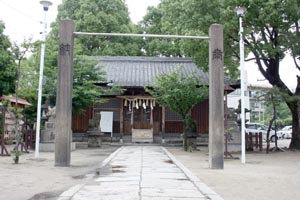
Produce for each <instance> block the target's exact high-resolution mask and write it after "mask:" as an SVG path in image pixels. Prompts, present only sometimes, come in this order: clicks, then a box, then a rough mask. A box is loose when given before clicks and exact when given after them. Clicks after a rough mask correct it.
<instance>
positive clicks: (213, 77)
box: [209, 24, 224, 169]
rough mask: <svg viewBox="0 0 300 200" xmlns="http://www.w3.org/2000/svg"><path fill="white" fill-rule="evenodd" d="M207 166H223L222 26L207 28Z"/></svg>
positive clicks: (216, 25) (215, 25) (220, 167)
mask: <svg viewBox="0 0 300 200" xmlns="http://www.w3.org/2000/svg"><path fill="white" fill-rule="evenodd" d="M209 37H210V42H209V167H210V168H211V169H223V168H224V69H223V67H224V48H223V26H222V25H220V24H212V25H211V26H210V28H209Z"/></svg>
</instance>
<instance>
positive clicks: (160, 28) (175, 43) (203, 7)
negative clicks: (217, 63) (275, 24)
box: [139, 0, 238, 78]
mask: <svg viewBox="0 0 300 200" xmlns="http://www.w3.org/2000/svg"><path fill="white" fill-rule="evenodd" d="M222 13H223V1H221V0H214V1H209V0H203V1H195V0H162V1H161V3H160V4H159V5H158V7H157V8H155V7H150V8H148V12H147V14H146V16H145V17H144V19H143V21H142V22H141V23H140V24H139V25H140V29H141V32H146V33H152V34H173V35H198V36H207V35H208V31H209V27H210V25H211V24H213V23H220V24H223V22H222V20H223V19H222ZM224 37H226V35H225V36H224ZM225 41H226V40H225ZM231 48H232V46H231V45H230V44H229V43H227V42H225V43H224V49H225V50H224V52H225V57H224V58H225V60H224V63H225V72H226V74H227V75H230V76H231V77H233V78H235V77H237V75H238V73H237V70H236V66H237V65H238V62H237V59H235V58H234V57H232V54H231V53H229V52H231ZM144 49H145V53H146V55H150V56H157V55H164V56H179V57H183V56H188V57H192V58H193V59H194V60H195V62H196V64H197V65H198V66H200V67H202V68H203V69H206V70H207V69H208V41H205V40H190V39H180V40H179V39H176V40H170V39H147V40H146V43H145V47H144Z"/></svg>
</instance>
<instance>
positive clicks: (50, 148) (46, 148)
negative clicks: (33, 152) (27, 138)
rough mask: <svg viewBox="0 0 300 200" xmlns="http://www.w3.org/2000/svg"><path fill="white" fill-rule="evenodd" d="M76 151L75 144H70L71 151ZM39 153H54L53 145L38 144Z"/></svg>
mask: <svg viewBox="0 0 300 200" xmlns="http://www.w3.org/2000/svg"><path fill="white" fill-rule="evenodd" d="M75 150H76V142H72V144H71V151H75ZM39 151H40V152H54V151H55V143H40V149H39Z"/></svg>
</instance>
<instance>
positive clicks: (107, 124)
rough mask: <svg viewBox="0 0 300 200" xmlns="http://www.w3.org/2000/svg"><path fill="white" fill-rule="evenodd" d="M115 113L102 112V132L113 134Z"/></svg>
mask: <svg viewBox="0 0 300 200" xmlns="http://www.w3.org/2000/svg"><path fill="white" fill-rule="evenodd" d="M113 114H114V113H113V112H104V111H101V112H100V116H101V118H100V130H101V132H106V133H111V134H112V132H113V131H112V129H113Z"/></svg>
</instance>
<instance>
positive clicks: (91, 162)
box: [0, 146, 118, 200]
mask: <svg viewBox="0 0 300 200" xmlns="http://www.w3.org/2000/svg"><path fill="white" fill-rule="evenodd" d="M9 148H10V149H11V148H12V147H11V146H10V147H9ZM117 148H118V147H112V146H103V147H101V148H95V149H77V150H76V151H73V152H72V153H71V167H54V153H53V152H52V153H51V152H40V156H39V159H38V160H37V159H35V158H34V151H30V152H29V153H24V154H22V155H21V156H20V164H14V161H13V158H12V157H0V169H1V170H0V177H1V178H0V185H1V192H0V199H1V200H2V199H3V200H6V199H7V200H22V199H31V200H38V199H56V198H55V197H57V196H58V195H59V194H61V193H62V192H63V191H65V190H66V189H68V188H69V187H71V186H73V185H76V184H79V183H84V182H87V181H90V180H91V179H92V178H93V177H94V176H95V175H96V173H97V168H99V167H100V164H101V161H102V160H104V159H105V158H106V157H107V156H108V155H110V154H111V153H112V152H113V151H114V150H116V149H117Z"/></svg>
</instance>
